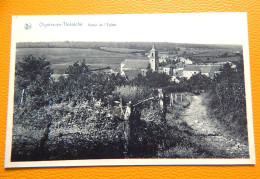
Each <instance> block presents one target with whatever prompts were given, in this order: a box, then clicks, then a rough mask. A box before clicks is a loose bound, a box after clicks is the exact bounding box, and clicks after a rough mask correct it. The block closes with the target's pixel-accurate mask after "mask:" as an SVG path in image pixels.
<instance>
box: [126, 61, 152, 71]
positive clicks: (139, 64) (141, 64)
mask: <svg viewBox="0 0 260 179" xmlns="http://www.w3.org/2000/svg"><path fill="white" fill-rule="evenodd" d="M122 64H125V65H124V67H123V68H130V69H133V70H134V69H135V70H137V69H146V68H147V67H148V65H149V60H148V58H146V59H125V60H124V61H123V62H122Z"/></svg>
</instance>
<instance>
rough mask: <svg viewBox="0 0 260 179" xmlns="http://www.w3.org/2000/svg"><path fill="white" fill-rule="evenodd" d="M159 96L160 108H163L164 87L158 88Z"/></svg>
mask: <svg viewBox="0 0 260 179" xmlns="http://www.w3.org/2000/svg"><path fill="white" fill-rule="evenodd" d="M158 92H159V93H158V98H159V106H160V110H162V109H163V97H164V96H163V92H162V89H158Z"/></svg>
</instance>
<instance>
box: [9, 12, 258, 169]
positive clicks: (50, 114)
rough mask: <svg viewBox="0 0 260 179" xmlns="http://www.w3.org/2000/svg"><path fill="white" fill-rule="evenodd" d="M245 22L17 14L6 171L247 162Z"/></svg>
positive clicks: (242, 18)
mask: <svg viewBox="0 0 260 179" xmlns="http://www.w3.org/2000/svg"><path fill="white" fill-rule="evenodd" d="M246 23H247V21H246V13H197V14H194V13H187V14H185V13H184V14H144V15H92V16H91V15H84V16H83V15H82V16H14V17H13V27H12V45H11V59H10V80H9V101H8V117H7V134H6V151H5V167H6V168H12V167H48V166H103V165H105V166H109V165H199V164H202V165H224V164H254V163H255V154H254V136H253V118H252V102H251V87H250V69H249V51H248V34H247V24H246Z"/></svg>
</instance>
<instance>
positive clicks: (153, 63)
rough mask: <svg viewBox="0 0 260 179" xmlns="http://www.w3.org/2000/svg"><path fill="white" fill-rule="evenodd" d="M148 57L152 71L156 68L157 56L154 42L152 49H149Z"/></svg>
mask: <svg viewBox="0 0 260 179" xmlns="http://www.w3.org/2000/svg"><path fill="white" fill-rule="evenodd" d="M148 58H149V59H150V66H151V69H152V70H153V71H156V70H157V69H158V63H159V57H158V51H157V50H156V48H155V45H154V44H153V47H152V49H151V50H150V53H149V55H148Z"/></svg>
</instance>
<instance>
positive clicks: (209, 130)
mask: <svg viewBox="0 0 260 179" xmlns="http://www.w3.org/2000/svg"><path fill="white" fill-rule="evenodd" d="M204 97H205V96H204V95H199V96H192V102H191V104H190V106H189V107H188V108H187V109H186V110H185V112H184V113H183V114H182V115H181V119H182V120H183V121H184V122H186V123H187V124H188V126H189V127H191V128H192V129H193V130H194V134H195V135H194V136H193V137H194V141H197V142H198V143H199V144H200V147H202V149H204V150H208V151H209V152H210V153H212V154H213V157H217V158H247V157H248V147H247V145H246V144H243V143H242V142H241V141H239V139H236V140H235V139H233V138H232V136H230V135H229V134H228V133H227V131H225V130H224V129H223V126H222V127H221V125H220V124H219V122H218V121H217V120H215V119H214V118H212V117H211V116H209V115H208V113H207V106H206V105H205V104H203V98H204Z"/></svg>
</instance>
